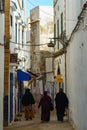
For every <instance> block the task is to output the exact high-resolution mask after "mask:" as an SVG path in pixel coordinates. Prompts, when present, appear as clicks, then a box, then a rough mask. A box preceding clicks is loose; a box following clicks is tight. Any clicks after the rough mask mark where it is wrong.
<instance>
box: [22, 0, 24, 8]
mask: <svg viewBox="0 0 87 130" xmlns="http://www.w3.org/2000/svg"><path fill="white" fill-rule="evenodd" d="M22 8H24V0H22Z"/></svg>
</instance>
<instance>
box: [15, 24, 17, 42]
mask: <svg viewBox="0 0 87 130" xmlns="http://www.w3.org/2000/svg"><path fill="white" fill-rule="evenodd" d="M15 42H16V43H17V23H15Z"/></svg>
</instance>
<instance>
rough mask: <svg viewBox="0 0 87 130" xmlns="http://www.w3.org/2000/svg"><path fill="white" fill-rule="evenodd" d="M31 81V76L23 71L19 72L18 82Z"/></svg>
mask: <svg viewBox="0 0 87 130" xmlns="http://www.w3.org/2000/svg"><path fill="white" fill-rule="evenodd" d="M30 79H31V74H29V73H28V72H24V71H22V70H17V80H18V81H29V80H30Z"/></svg>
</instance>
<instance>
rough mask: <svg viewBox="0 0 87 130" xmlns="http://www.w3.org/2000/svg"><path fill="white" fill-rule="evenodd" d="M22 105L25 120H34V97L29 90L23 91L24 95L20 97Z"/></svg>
mask: <svg viewBox="0 0 87 130" xmlns="http://www.w3.org/2000/svg"><path fill="white" fill-rule="evenodd" d="M21 102H22V105H23V106H24V113H25V119H26V120H28V119H31V120H32V118H34V112H33V109H32V105H33V104H35V100H34V97H33V95H32V93H31V92H30V89H28V88H26V89H25V94H24V95H23V97H22V101H21Z"/></svg>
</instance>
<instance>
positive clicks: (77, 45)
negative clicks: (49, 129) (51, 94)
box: [54, 0, 87, 130]
mask: <svg viewBox="0 0 87 130" xmlns="http://www.w3.org/2000/svg"><path fill="white" fill-rule="evenodd" d="M54 2H55V4H54V14H55V16H54V17H55V19H57V17H59V16H58V14H60V12H61V10H63V8H65V17H63V21H65V31H66V38H67V40H68V41H67V42H66V53H65V54H66V59H65V63H66V68H65V69H66V70H65V72H66V73H65V74H66V79H65V81H66V90H67V94H68V98H69V121H70V122H71V123H72V125H73V127H74V128H75V129H76V130H86V129H87V123H86V120H87V114H86V108H87V105H86V104H87V101H86V99H87V94H86V89H87V80H86V77H87V67H86V64H87V58H86V52H87V46H86V41H87V1H86V0H77V1H76V0H74V1H72V0H66V1H64V2H65V6H63V5H64V4H63V1H57V0H55V1H54ZM61 3H62V5H61ZM57 4H58V5H57ZM84 4H85V5H84ZM55 10H56V12H55ZM57 10H58V11H57ZM59 26H60V25H59ZM56 28H57V27H56ZM57 31H58V28H57ZM54 33H55V32H54ZM60 50H61V49H59V53H60ZM59 53H56V54H59ZM63 55H64V54H62V56H61V57H63ZM58 58H59V56H58ZM63 62H64V59H63ZM61 63H62V62H61ZM62 65H63V63H62ZM61 70H62V71H64V70H63V68H62V69H61Z"/></svg>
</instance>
